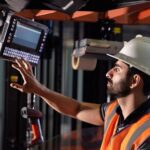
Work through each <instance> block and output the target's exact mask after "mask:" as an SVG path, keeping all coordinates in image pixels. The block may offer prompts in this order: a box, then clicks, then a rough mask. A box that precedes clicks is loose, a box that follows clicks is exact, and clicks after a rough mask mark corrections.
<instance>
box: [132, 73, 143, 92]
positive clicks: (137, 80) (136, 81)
mask: <svg viewBox="0 0 150 150" xmlns="http://www.w3.org/2000/svg"><path fill="white" fill-rule="evenodd" d="M141 82H142V78H141V76H140V75H139V74H134V75H133V76H132V78H131V83H130V88H131V89H133V88H135V87H137V86H138V85H139V84H140V83H141Z"/></svg>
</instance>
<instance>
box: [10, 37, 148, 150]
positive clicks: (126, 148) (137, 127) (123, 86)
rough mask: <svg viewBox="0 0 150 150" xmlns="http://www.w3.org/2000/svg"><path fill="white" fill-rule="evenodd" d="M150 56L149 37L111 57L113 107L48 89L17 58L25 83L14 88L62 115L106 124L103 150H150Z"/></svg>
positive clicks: (110, 75)
mask: <svg viewBox="0 0 150 150" xmlns="http://www.w3.org/2000/svg"><path fill="white" fill-rule="evenodd" d="M110 56H111V55H110ZM149 56H150V38H148V37H139V38H135V39H132V40H131V41H129V42H128V43H127V44H125V46H124V48H123V49H122V50H121V51H120V52H119V53H118V54H116V55H115V56H111V57H114V58H116V59H117V61H116V63H115V66H114V67H113V68H112V69H111V70H109V71H108V72H107V74H106V77H107V79H108V83H107V88H108V93H110V94H113V95H115V96H116V100H114V101H113V102H111V103H109V104H107V103H106V104H102V105H98V104H91V103H81V102H78V101H76V100H73V99H72V98H69V97H66V96H64V95H61V94H59V93H56V92H54V91H51V90H49V89H47V88H46V87H45V86H44V85H41V84H40V83H39V82H38V81H37V80H36V78H35V77H34V75H33V73H32V69H31V66H30V64H29V63H27V62H25V61H24V60H18V59H17V60H16V64H13V65H12V66H13V68H15V69H17V70H18V71H19V72H20V73H21V75H22V77H23V80H24V83H23V85H19V84H17V83H11V87H13V88H15V89H18V90H20V91H21V92H29V93H35V94H36V95H38V96H40V97H41V98H42V99H43V100H44V101H45V102H46V103H47V104H48V105H49V106H50V107H52V108H53V109H55V110H56V111H58V112H60V113H63V114H65V115H68V116H70V117H73V118H76V119H79V120H81V121H85V122H87V123H91V124H94V125H98V126H100V125H104V138H103V142H102V145H101V150H137V149H138V150H140V149H141V150H150V101H149V100H148V95H149V92H150V86H149V85H150V77H149V75H150V61H149V60H148V59H149ZM68 106H69V107H68Z"/></svg>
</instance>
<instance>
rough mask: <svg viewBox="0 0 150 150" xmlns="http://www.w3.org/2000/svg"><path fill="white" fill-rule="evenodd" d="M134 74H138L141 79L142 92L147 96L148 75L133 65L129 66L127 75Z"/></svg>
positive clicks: (149, 78)
mask: <svg viewBox="0 0 150 150" xmlns="http://www.w3.org/2000/svg"><path fill="white" fill-rule="evenodd" d="M134 74H139V75H140V76H141V78H142V79H143V83H144V85H143V93H144V95H145V96H148V95H149V94H150V76H149V75H147V74H146V73H144V72H142V71H140V70H138V69H136V68H134V67H129V72H128V75H129V76H132V75H134Z"/></svg>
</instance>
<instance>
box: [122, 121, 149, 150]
mask: <svg viewBox="0 0 150 150" xmlns="http://www.w3.org/2000/svg"><path fill="white" fill-rule="evenodd" d="M148 128H150V120H146V121H145V122H144V123H143V124H142V125H141V126H140V127H139V128H138V129H137V130H136V131H135V132H134V133H133V134H132V136H131V137H130V139H129V140H128V143H127V145H126V148H125V149H127V150H128V149H131V147H132V145H133V144H134V142H135V140H136V139H137V138H138V137H139V136H140V135H141V134H142V133H143V132H144V131H145V130H147V129H148ZM149 136H150V132H149ZM145 139H146V135H145ZM141 144H142V143H141Z"/></svg>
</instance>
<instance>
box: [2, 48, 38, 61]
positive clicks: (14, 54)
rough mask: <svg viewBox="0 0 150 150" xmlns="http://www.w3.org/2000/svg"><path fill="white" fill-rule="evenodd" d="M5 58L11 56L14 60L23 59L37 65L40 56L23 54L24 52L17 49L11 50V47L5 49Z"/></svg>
mask: <svg viewBox="0 0 150 150" xmlns="http://www.w3.org/2000/svg"><path fill="white" fill-rule="evenodd" d="M3 55H4V56H9V57H12V58H15V57H16V58H23V59H25V60H27V61H29V62H31V63H35V64H37V63H38V61H39V59H40V56H38V55H34V54H30V53H27V52H23V51H19V50H17V49H13V48H9V47H5V49H4V52H3Z"/></svg>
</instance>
